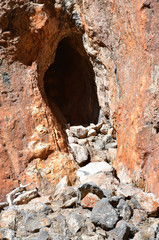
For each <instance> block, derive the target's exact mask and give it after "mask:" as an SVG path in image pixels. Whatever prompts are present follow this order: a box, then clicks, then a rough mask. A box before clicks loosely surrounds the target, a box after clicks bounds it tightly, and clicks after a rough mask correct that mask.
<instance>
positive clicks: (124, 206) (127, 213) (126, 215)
mask: <svg viewBox="0 0 159 240" xmlns="http://www.w3.org/2000/svg"><path fill="white" fill-rule="evenodd" d="M117 209H118V210H119V212H120V217H122V218H123V220H125V221H127V220H129V219H130V218H131V216H132V209H131V207H130V206H129V204H128V203H127V202H126V201H125V200H124V199H120V201H119V204H118V205H117Z"/></svg>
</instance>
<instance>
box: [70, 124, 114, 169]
mask: <svg viewBox="0 0 159 240" xmlns="http://www.w3.org/2000/svg"><path fill="white" fill-rule="evenodd" d="M66 133H67V137H68V143H69V145H70V147H71V149H72V152H73V154H74V157H75V159H76V161H77V163H78V164H79V165H80V166H83V165H84V164H86V163H88V162H89V161H91V162H97V161H107V162H113V161H114V160H115V158H116V152H117V141H116V133H115V130H114V129H113V128H111V125H110V123H109V122H108V123H99V124H97V125H95V124H93V123H92V124H90V126H88V127H84V126H82V125H81V126H71V127H70V128H69V129H68V128H67V129H66Z"/></svg>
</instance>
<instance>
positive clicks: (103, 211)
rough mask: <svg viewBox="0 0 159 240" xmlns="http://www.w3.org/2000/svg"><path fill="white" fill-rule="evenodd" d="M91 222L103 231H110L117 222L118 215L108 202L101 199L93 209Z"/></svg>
mask: <svg viewBox="0 0 159 240" xmlns="http://www.w3.org/2000/svg"><path fill="white" fill-rule="evenodd" d="M91 221H92V222H93V223H94V224H95V225H96V226H99V227H101V228H102V229H104V230H110V229H112V228H113V227H114V226H115V224H116V222H117V221H118V215H117V212H116V211H115V209H114V208H113V207H112V205H111V204H110V203H109V202H108V200H107V199H105V198H103V199H101V200H100V201H99V202H97V203H96V205H95V207H94V208H93V210H92V214H91Z"/></svg>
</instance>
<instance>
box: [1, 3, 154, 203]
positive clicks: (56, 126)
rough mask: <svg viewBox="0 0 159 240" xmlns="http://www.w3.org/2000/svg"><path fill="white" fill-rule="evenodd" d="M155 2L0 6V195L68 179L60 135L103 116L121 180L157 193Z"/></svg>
mask: <svg viewBox="0 0 159 240" xmlns="http://www.w3.org/2000/svg"><path fill="white" fill-rule="evenodd" d="M158 16H159V2H158V1H157V0H150V1H147V0H145V1H143V0H141V1H137V2H136V1H135V0H132V1H129V0H122V1H118V0H117V1H114V0H111V1H103V0H98V1H90V0H84V1H81V0H78V1H65V0H44V1H43V0H39V1H38V0H37V1H28V0H21V1H18V0H2V1H1V2H0V31H1V33H0V51H1V54H0V91H1V95H0V96H1V97H0V108H1V111H0V186H1V187H0V188H1V190H0V199H1V200H2V199H4V196H5V195H6V193H8V192H9V190H10V189H12V188H13V187H16V186H17V185H18V180H21V181H22V182H23V183H28V182H34V184H35V185H36V186H37V187H38V188H39V189H40V190H41V191H45V192H49V191H51V189H52V188H53V186H54V184H55V183H57V182H58V181H59V180H60V179H61V178H62V177H63V176H65V175H67V176H69V183H70V184H72V183H73V182H74V181H75V174H74V172H75V170H76V169H77V168H78V165H77V164H76V162H75V161H74V158H73V155H72V154H71V150H70V147H69V146H68V141H67V135H66V133H65V129H66V128H67V126H69V125H71V126H73V125H76V124H78V125H85V126H88V125H90V123H94V124H97V123H98V122H100V120H101V119H102V121H104V122H106V121H107V120H108V119H109V120H110V122H111V125H112V126H113V128H114V130H115V131H116V132H117V142H118V151H117V158H116V160H115V162H114V167H115V168H116V170H117V174H118V176H119V178H120V179H121V181H123V182H134V183H135V184H136V185H137V186H139V187H140V186H141V187H144V188H145V189H146V190H148V191H151V192H153V193H155V194H156V195H159V193H158V187H159V181H158V179H159V169H158V156H159V134H158V133H159V115H158V114H159V94H158V91H159V62H158V56H159V47H158V46H159V42H158V41H159V40H158V32H159V27H158V26H159V18H158Z"/></svg>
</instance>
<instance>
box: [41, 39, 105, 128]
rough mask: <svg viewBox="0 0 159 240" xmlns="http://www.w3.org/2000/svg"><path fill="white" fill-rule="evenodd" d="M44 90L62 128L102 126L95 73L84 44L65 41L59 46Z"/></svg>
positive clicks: (45, 81) (45, 76)
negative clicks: (63, 126)
mask: <svg viewBox="0 0 159 240" xmlns="http://www.w3.org/2000/svg"><path fill="white" fill-rule="evenodd" d="M44 89H45V95H46V97H47V100H48V103H49V107H50V109H51V110H52V112H53V113H54V114H55V116H56V117H57V118H58V121H60V123H61V124H66V123H69V124H70V125H71V126H72V125H84V126H88V125H89V124H90V123H94V124H96V123H97V122H98V116H99V110H100V107H99V103H98V98H97V90H96V85H95V73H94V71H93V67H92V64H91V62H90V61H89V59H88V56H87V54H86V51H85V49H84V47H83V43H82V40H80V41H79V40H77V39H76V38H75V37H74V38H73V37H65V38H63V39H62V40H61V41H60V42H59V44H58V46H57V49H56V56H55V60H54V62H53V63H52V64H51V65H50V67H49V68H48V70H47V71H46V73H45V75H44Z"/></svg>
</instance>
